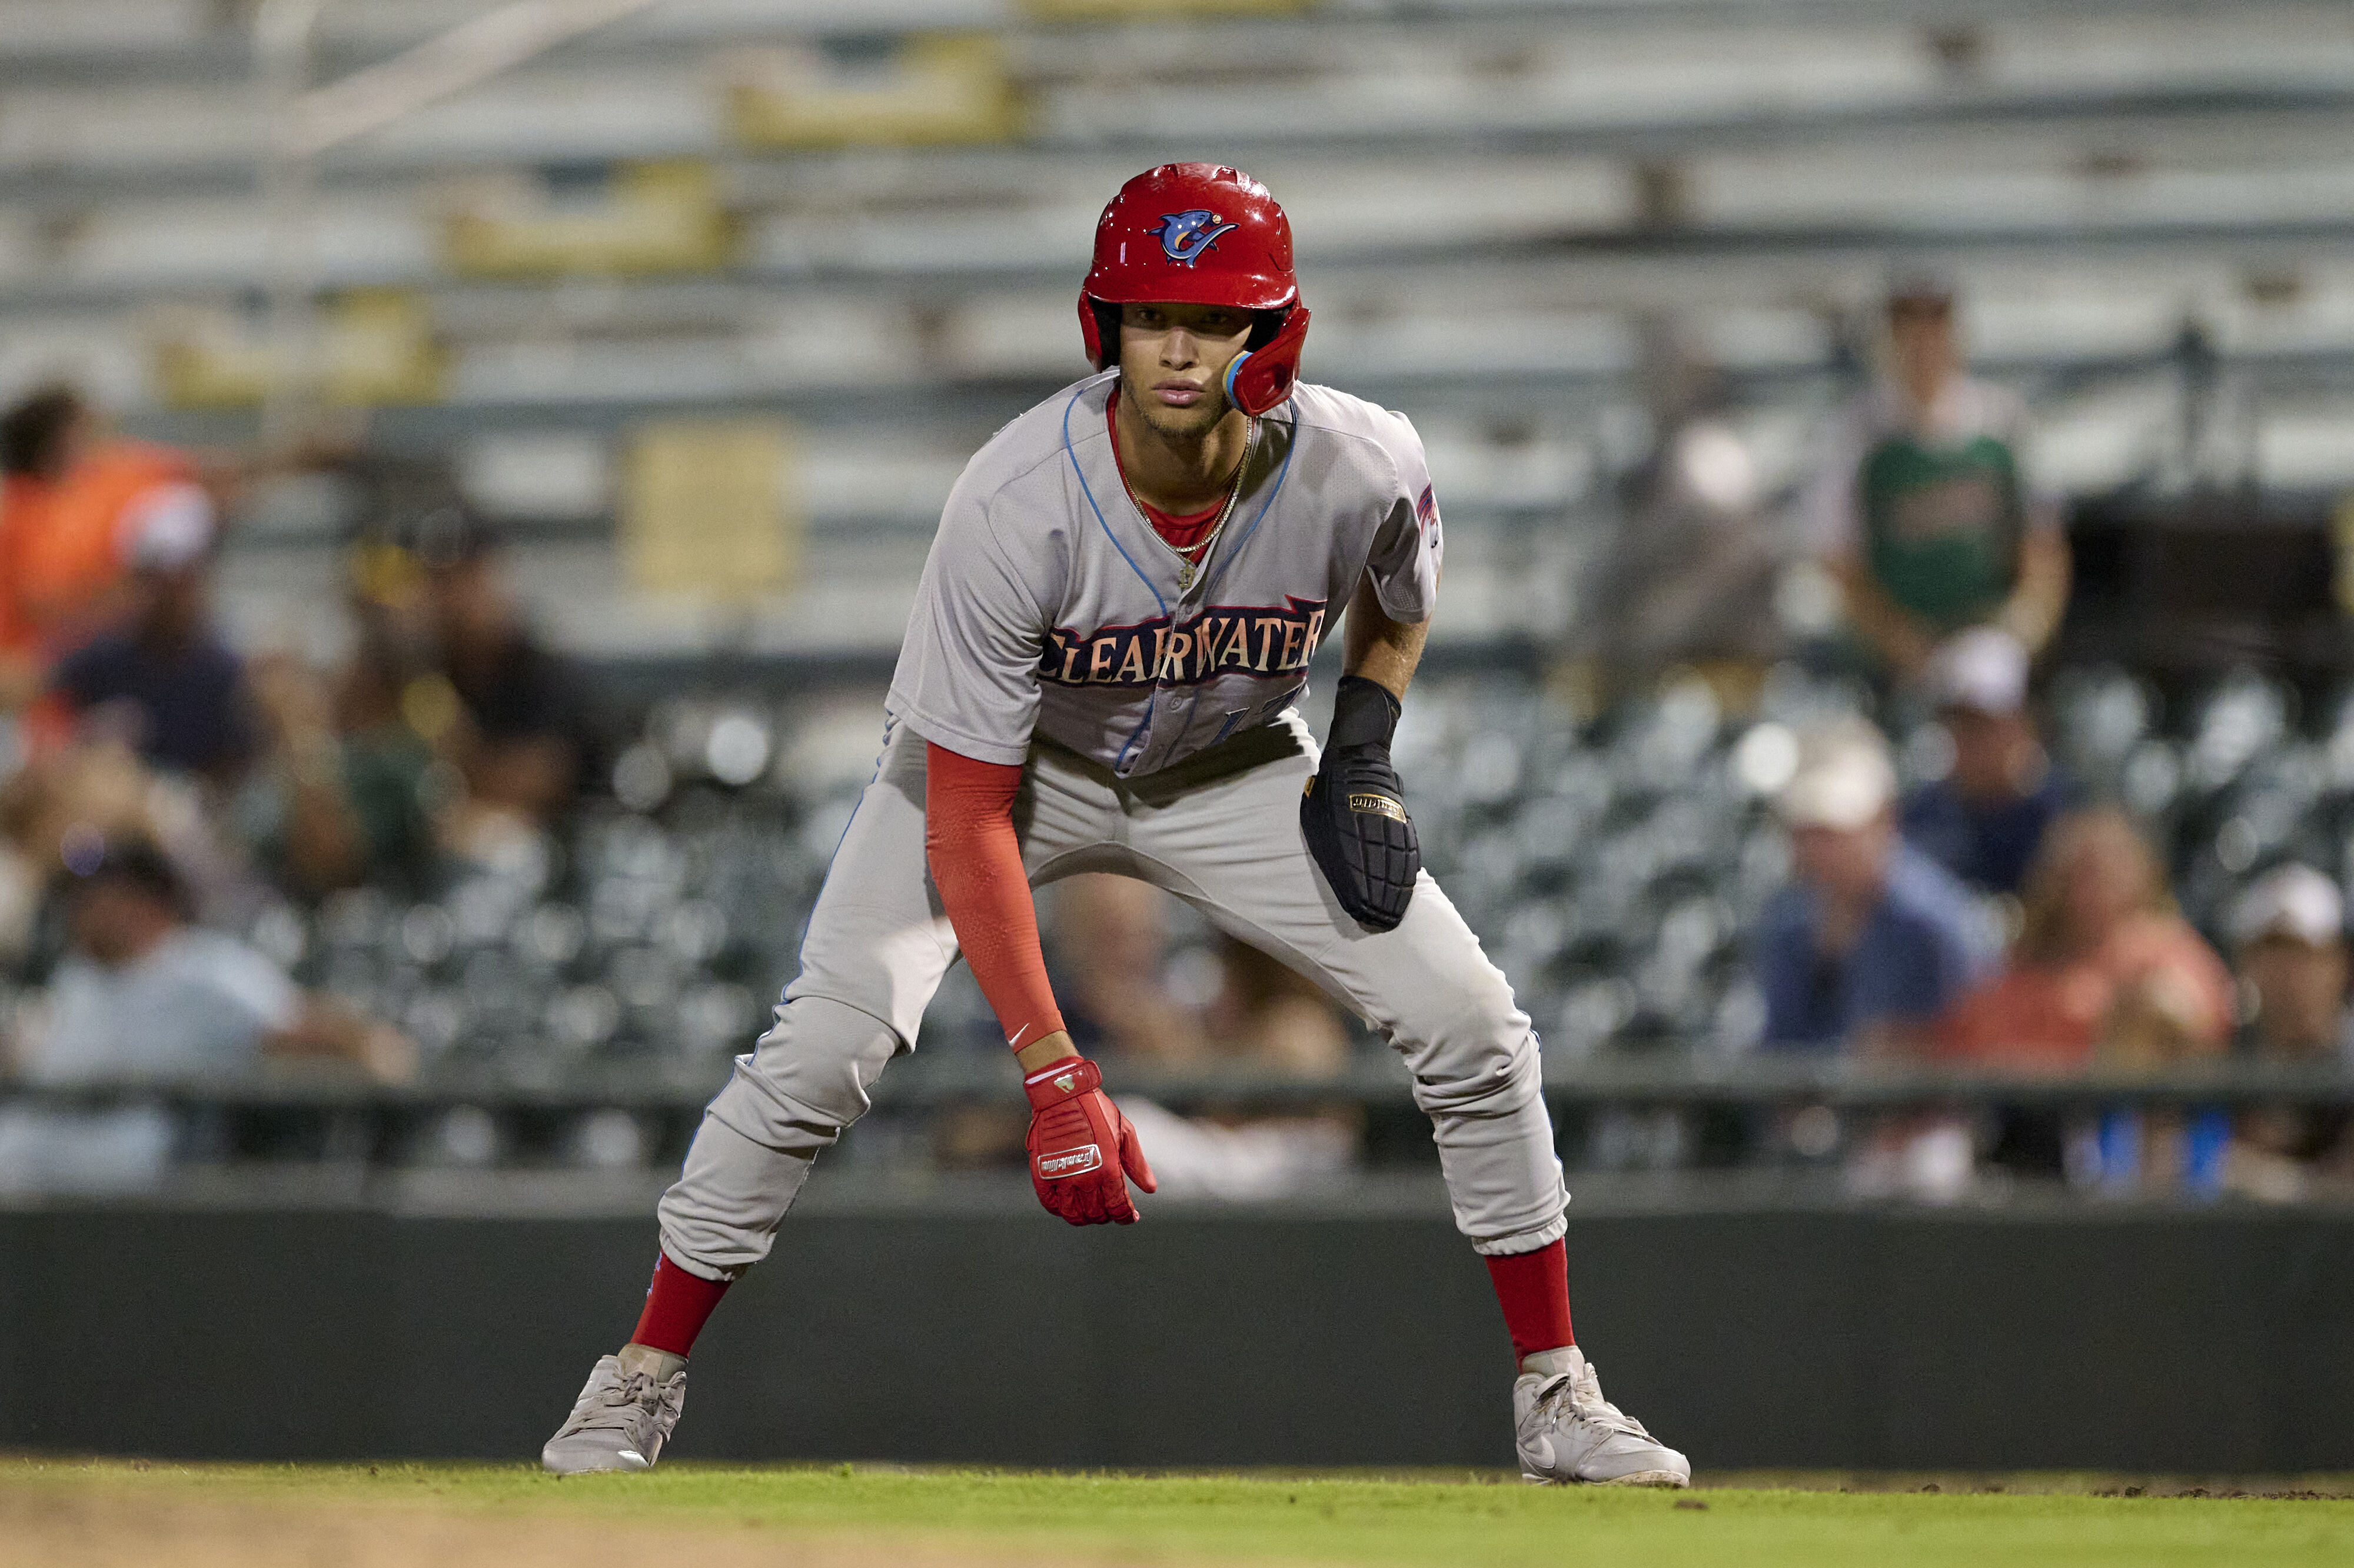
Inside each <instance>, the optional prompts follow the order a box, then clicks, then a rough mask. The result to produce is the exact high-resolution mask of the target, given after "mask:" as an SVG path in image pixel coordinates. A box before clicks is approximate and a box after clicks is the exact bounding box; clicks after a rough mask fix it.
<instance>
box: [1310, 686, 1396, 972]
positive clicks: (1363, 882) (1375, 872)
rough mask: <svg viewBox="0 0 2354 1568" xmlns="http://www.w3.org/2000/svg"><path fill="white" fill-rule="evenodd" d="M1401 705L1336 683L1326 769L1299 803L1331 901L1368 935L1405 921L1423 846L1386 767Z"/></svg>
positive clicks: (1372, 689)
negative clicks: (1406, 909) (1338, 904)
mask: <svg viewBox="0 0 2354 1568" xmlns="http://www.w3.org/2000/svg"><path fill="white" fill-rule="evenodd" d="M1397 720H1398V701H1397V699H1396V698H1395V697H1394V696H1392V695H1390V694H1389V693H1388V692H1387V691H1386V690H1384V688H1383V687H1382V686H1381V685H1380V684H1379V683H1376V682H1373V681H1368V680H1365V679H1363V677H1361V676H1356V675H1345V676H1342V677H1341V685H1340V689H1339V691H1337V692H1336V693H1335V694H1334V695H1333V704H1332V732H1331V736H1330V737H1329V738H1328V739H1327V740H1326V741H1325V744H1324V762H1323V766H1321V767H1320V768H1318V769H1317V770H1316V777H1315V778H1314V779H1312V780H1310V783H1309V786H1308V793H1307V794H1306V795H1305V796H1304V797H1303V798H1302V799H1301V800H1300V802H1299V831H1300V832H1301V834H1302V835H1303V836H1304V837H1305V838H1306V839H1307V841H1308V853H1310V854H1311V855H1313V856H1314V857H1315V859H1316V864H1317V866H1318V867H1319V868H1320V870H1321V871H1322V872H1323V873H1324V880H1325V882H1326V883H1327V884H1329V885H1331V889H1332V896H1334V897H1335V898H1338V899H1339V900H1340V901H1341V908H1343V909H1346V910H1347V911H1348V912H1349V914H1350V916H1351V917H1352V918H1353V919H1354V920H1355V921H1356V922H1357V924H1358V925H1360V926H1363V927H1364V928H1365V929H1366V930H1368V931H1388V930H1394V929H1395V928H1396V927H1397V923H1398V922H1399V921H1401V920H1403V919H1405V906H1406V905H1407V903H1408V902H1409V901H1411V900H1412V899H1413V897H1414V879H1415V877H1416V875H1417V874H1419V873H1420V872H1421V870H1422V842H1421V840H1419V839H1418V838H1416V836H1415V832H1414V819H1413V818H1412V817H1409V816H1407V815H1406V810H1405V789H1403V788H1402V787H1401V786H1400V785H1399V783H1398V776H1397V769H1396V768H1394V767H1392V766H1391V765H1390V736H1391V734H1392V733H1393V732H1394V730H1395V729H1396V727H1397Z"/></svg>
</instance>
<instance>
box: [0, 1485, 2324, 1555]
mask: <svg viewBox="0 0 2354 1568" xmlns="http://www.w3.org/2000/svg"><path fill="white" fill-rule="evenodd" d="M2007 1479H2008V1480H2009V1489H2007V1490H2005V1491H2002V1492H2001V1493H1999V1494H1989V1493H1979V1492H1959V1491H1957V1490H1956V1487H1957V1485H1967V1484H1970V1483H1969V1482H1968V1481H1967V1479H1964V1480H1962V1481H1960V1482H1956V1479H1955V1478H1946V1482H1945V1489H1944V1490H1942V1491H1941V1492H1939V1493H1938V1494H1936V1495H1925V1494H1923V1493H1920V1492H1916V1491H1858V1492H1853V1493H1846V1492H1840V1491H1838V1490H1829V1489H1812V1490H1807V1489H1790V1488H1773V1487H1763V1486H1761V1487H1757V1488H1754V1489H1752V1488H1721V1487H1720V1488H1705V1489H1702V1490H1699V1491H1696V1492H1687V1493H1662V1492H1623V1491H1607V1490H1558V1489H1540V1488H1535V1487H1526V1486H1522V1485H1520V1484H1518V1483H1517V1482H1516V1481H1501V1480H1500V1478H1492V1477H1488V1478H1453V1479H1439V1478H1416V1479H1396V1478H1363V1477H1355V1476H1348V1475H1335V1474H1330V1473H1326V1474H1319V1475H1314V1476H1306V1475H1303V1476H1299V1477H1287V1476H1279V1475H1274V1476H1271V1475H1247V1476H1191V1475H1177V1476H1126V1475H1053V1474H1035V1473H1020V1472H1002V1473H1001V1472H988V1471H972V1470H949V1469H940V1470H906V1469H896V1468H875V1467H851V1466H837V1467H830V1468H828V1467H776V1468H758V1469H737V1468H721V1467H703V1466H696V1465H682V1466H677V1467H664V1468H663V1469H662V1470H660V1471H657V1472H656V1473H654V1474H652V1475H651V1476H633V1477H621V1476H614V1477H590V1478H581V1479H575V1480H567V1481H557V1480H554V1479H551V1478H547V1477H545V1476H542V1475H540V1474H539V1473H537V1472H536V1471H535V1470H533V1469H528V1468H525V1467H517V1466H495V1467H494V1466H466V1465H430V1466H422V1465H393V1464H387V1465H381V1466H376V1467H368V1466H279V1467H271V1466H234V1467H232V1466H178V1465H171V1464H165V1463H157V1464H154V1465H153V1466H143V1467H133V1466H132V1465H129V1464H124V1463H120V1462H92V1463H81V1462H70V1461H59V1460H50V1461H38V1460H31V1459H17V1460H9V1461H5V1462H0V1493H7V1492H14V1493H15V1494H16V1496H17V1497H18V1498H19V1499H22V1498H23V1497H24V1496H25V1495H26V1494H27V1492H30V1491H37V1490H40V1489H48V1488H58V1487H64V1488H85V1487H87V1488H101V1489H106V1490H108V1491H109V1492H110V1493H113V1492H135V1493H144V1494H147V1495H149V1496H152V1497H169V1498H175V1499H187V1498H190V1497H201V1498H203V1499H205V1500H207V1501H208V1502H213V1503H232V1504H237V1505H239V1506H248V1505H249V1506H252V1507H254V1508H256V1509H257V1510H261V1511H264V1512H266V1511H268V1510H270V1509H271V1508H273V1507H277V1506H297V1507H305V1508H323V1509H342V1508H349V1507H351V1506H353V1505H359V1506H362V1507H366V1506H369V1505H388V1506H394V1507H398V1508H404V1509H406V1508H418V1507H422V1508H428V1509H431V1510H436V1511H437V1512H445V1513H455V1514H474V1515H484V1516H500V1517H505V1518H515V1517H518V1516H524V1517H533V1516H539V1515H569V1516H573V1517H575V1518H583V1517H585V1518H590V1519H596V1520H629V1521H631V1522H636V1523H643V1524H652V1525H659V1526H662V1527H663V1528H665V1529H668V1530H673V1531H692V1530H694V1529H695V1528H698V1527H709V1528H711V1529H714V1530H723V1529H724V1530H727V1531H744V1530H746V1529H748V1528H751V1529H758V1530H763V1531H777V1532H779V1535H780V1536H789V1535H810V1534H822V1535H824V1536H827V1537H831V1538H835V1539H839V1538H841V1537H843V1536H844V1535H864V1534H872V1535H874V1536H875V1537H877V1538H878V1539H880V1540H883V1541H886V1542H888V1541H905V1542H933V1543H937V1544H941V1545H954V1544H959V1543H963V1544H968V1545H970V1546H971V1547H973V1548H977V1549H994V1550H995V1551H996V1552H1040V1553H1044V1554H1048V1555H1059V1556H1066V1557H1068V1556H1109V1557H1116V1558H1118V1559H1119V1560H1120V1561H1122V1562H1147V1563H1149V1562H1156V1561H1172V1562H1176V1561H1182V1562H1196V1563H1204V1562H1206V1563H1255V1562H1290V1563H1368V1564H1372V1563H1381V1564H1416V1563H1447V1564H1455V1563H1476V1564H1479V1568H1507V1565H1511V1564H1521V1563H1529V1564H1535V1563H1544V1564H1549V1565H1550V1564H1561V1563H1591V1562H1605V1561H1624V1562H1628V1563H1641V1564H1643V1565H1645V1568H1674V1565H1676V1564H1685V1563H1691V1564H1702V1563H1706V1564H1716V1563H1727V1564H1738V1565H1739V1568H1775V1565H1778V1564H1791V1565H1793V1568H1797V1565H1801V1564H1803V1565H1805V1568H1840V1565H1844V1564H1850V1563H1859V1564H1860V1563H1873V1564H1879V1563H1903V1564H1906V1565H1908V1568H1910V1565H1915V1564H1920V1565H1936V1564H1946V1563H1952V1564H1964V1563H1967V1564H1980V1563H2037V1564H2043V1563H2066V1564H2077V1563H2083V1564H2095V1563H2097V1564H2110V1563H2115V1564H2119V1565H2126V1564H2132V1565H2135V1568H2147V1565H2153V1564H2170V1563H2181V1564H2185V1565H2189V1564H2194V1563H2195V1564H2198V1565H2200V1568H2214V1565H2218V1564H2227V1565H2231V1568H2241V1565H2246V1564H2274V1563H2282V1564H2286V1563H2297V1564H2304V1563H2313V1564H2321V1563H2329V1564H2333V1565H2334V1564H2340V1563H2354V1499H2345V1498H2333V1499H2328V1500H2289V1499H2266V1498H2263V1497H2250V1498H2245V1499H2231V1498H2223V1497H2213V1498H2205V1499H2196V1498H2182V1497H2169V1496H2159V1495H2149V1496H2144V1497H2140V1498H2103V1497H2094V1496H2088V1495H2084V1492H2083V1491H2081V1490H2080V1491H2076V1492H2073V1493H2071V1492H2066V1491H2053V1490H2041V1489H2033V1488H2038V1487H2048V1486H2052V1485H2065V1484H2067V1483H2066V1481H2065V1480H2064V1478H2044V1479H2042V1480H2039V1479H2038V1478H2031V1477H2028V1478H2007ZM2075 1484H2076V1485H2079V1486H2082V1485H2084V1484H2085V1483H2083V1482H2077V1483H2075ZM2333 1489H2342V1487H2340V1488H2333ZM2251 1490H2259V1488H2251ZM2152 1491H2153V1494H2155V1492H2156V1491H2157V1489H2156V1488H2153V1489H2152ZM0 1500H5V1499H0ZM1680 1500H1681V1501H1683V1502H1686V1503H1692V1502H1698V1503H1703V1504H1705V1505H1706V1506H1705V1507H1704V1508H1693V1507H1681V1508H1680V1507H1678V1506H1677V1504H1678V1502H1679V1501H1680ZM689 1556H690V1557H691V1553H690V1554H689Z"/></svg>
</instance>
